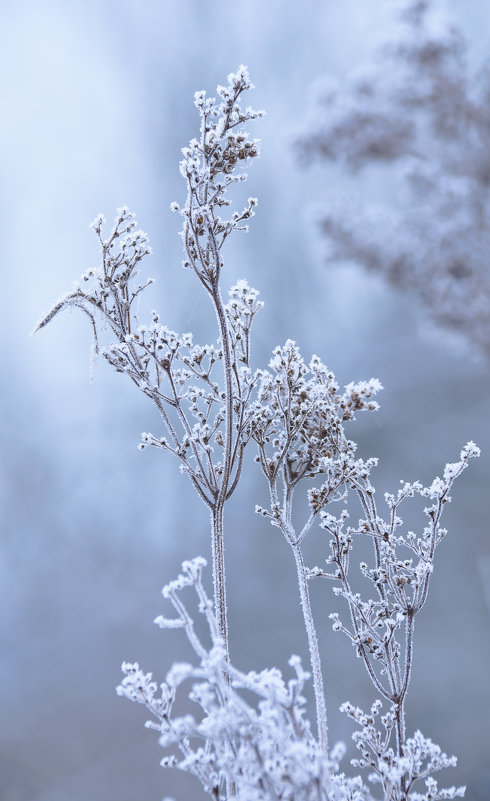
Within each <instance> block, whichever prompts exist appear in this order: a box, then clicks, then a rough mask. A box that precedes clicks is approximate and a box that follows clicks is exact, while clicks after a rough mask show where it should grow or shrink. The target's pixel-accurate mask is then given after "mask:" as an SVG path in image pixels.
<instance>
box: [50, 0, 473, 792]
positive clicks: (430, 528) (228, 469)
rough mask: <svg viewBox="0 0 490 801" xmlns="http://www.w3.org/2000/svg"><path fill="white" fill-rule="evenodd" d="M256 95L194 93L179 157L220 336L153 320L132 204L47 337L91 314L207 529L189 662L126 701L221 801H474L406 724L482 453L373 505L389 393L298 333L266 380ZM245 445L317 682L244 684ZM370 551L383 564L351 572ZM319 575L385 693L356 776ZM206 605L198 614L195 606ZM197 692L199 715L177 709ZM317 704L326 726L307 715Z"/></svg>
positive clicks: (184, 576) (184, 596) (188, 581)
mask: <svg viewBox="0 0 490 801" xmlns="http://www.w3.org/2000/svg"><path fill="white" fill-rule="evenodd" d="M419 5H421V4H419ZM414 13H415V12H414ZM252 88H253V85H252V83H251V81H250V79H249V76H248V72H247V70H246V68H244V67H239V68H238V70H237V71H236V72H235V73H231V74H230V75H229V76H228V82H227V84H226V85H225V86H218V88H217V98H214V97H208V96H207V95H206V94H205V92H203V91H200V92H197V93H196V94H195V100H194V102H195V106H196V108H197V110H198V112H199V116H200V132H199V136H198V137H197V138H194V139H191V141H190V142H189V145H188V146H187V147H185V148H183V151H182V153H183V159H182V161H181V164H180V172H181V175H182V177H183V179H184V181H185V183H186V192H187V194H186V199H185V202H184V203H183V204H178V203H173V204H172V209H173V211H174V212H176V213H177V214H178V215H179V216H180V217H181V220H182V231H181V236H182V240H183V246H184V262H183V265H184V267H185V268H187V269H189V270H191V271H192V272H193V273H194V274H195V276H196V278H197V279H198V281H199V283H200V285H201V287H202V291H203V292H204V293H205V294H206V295H207V297H208V299H209V302H210V303H211V305H212V307H213V308H214V311H215V313H216V325H217V340H216V342H215V343H213V344H196V343H195V342H194V337H193V335H192V334H191V333H184V334H178V333H176V332H174V331H171V330H169V329H168V328H167V327H166V326H165V325H163V324H162V323H161V322H160V319H159V316H158V314H157V313H156V312H153V313H152V319H151V321H150V322H149V323H148V324H146V325H142V324H140V321H139V319H138V314H137V303H136V301H137V299H138V297H139V296H140V294H141V293H142V292H144V291H145V290H146V288H147V287H148V285H149V283H150V281H149V280H146V281H145V280H140V279H139V277H138V274H139V269H140V263H141V262H142V261H143V259H144V258H145V257H146V256H147V255H148V254H149V253H150V247H149V244H148V239H147V237H146V235H145V234H144V233H143V232H142V231H140V230H139V229H138V228H137V223H136V221H135V218H134V215H133V214H132V213H130V212H129V211H128V209H127V208H122V209H120V210H119V211H118V214H117V217H116V220H115V223H114V225H113V227H112V229H111V230H110V232H109V233H108V234H104V219H103V217H102V216H99V217H97V218H96V220H95V222H94V223H93V228H94V231H95V233H96V236H97V238H98V241H99V245H100V250H101V264H100V267H99V268H97V269H92V270H89V271H88V272H86V273H85V274H84V275H83V276H82V278H81V280H80V282H79V283H78V284H77V285H76V286H75V287H74V288H73V289H72V290H71V291H70V292H69V293H68V294H67V295H66V296H65V297H64V298H62V299H61V300H60V301H59V302H58V303H57V304H56V305H55V306H54V307H53V308H52V310H51V311H50V312H49V313H48V315H47V316H46V317H44V319H43V320H42V321H41V322H40V324H39V326H38V328H43V327H44V326H45V325H47V323H48V322H50V321H51V320H52V319H53V318H54V317H55V316H56V315H57V314H58V313H59V312H60V311H62V310H64V309H66V308H71V307H76V308H78V309H81V310H82V311H83V312H84V314H85V315H87V317H88V318H89V321H90V324H91V327H92V330H93V333H94V338H95V347H96V349H97V351H100V353H101V354H102V356H103V358H104V359H105V360H106V361H107V362H108V363H109V365H111V367H113V368H114V369H115V370H116V371H117V372H118V373H122V374H125V375H127V376H128V377H129V378H130V380H131V381H132V382H133V383H134V384H135V386H136V387H137V388H138V389H139V390H140V391H141V392H142V393H143V394H144V395H145V396H146V397H147V398H148V399H149V400H150V401H151V403H152V404H154V406H155V407H156V409H157V410H158V413H159V416H160V421H161V430H159V431H157V432H156V433H149V432H145V433H143V434H142V437H141V443H140V448H141V449H142V450H144V449H146V448H149V447H153V448H157V449H159V450H162V451H164V452H167V453H170V454H172V455H173V456H174V457H175V458H176V459H177V461H178V462H179V466H180V469H181V471H182V472H183V473H184V474H185V475H186V476H187V477H188V479H189V481H190V482H191V484H192V486H193V487H194V489H195V491H196V493H197V495H198V496H199V497H200V499H201V500H202V502H203V504H204V505H205V506H206V507H207V510H208V513H209V517H210V540H211V549H210V550H211V555H212V574H213V597H212V598H210V597H209V596H208V594H207V591H206V589H205V583H206V579H207V574H206V570H205V568H206V561H205V559H203V558H202V557H198V558H195V559H191V560H189V561H186V562H184V563H183V565H182V573H181V574H180V575H179V576H178V577H177V578H176V579H174V580H172V581H170V582H169V583H168V584H167V585H166V586H165V587H164V589H163V596H164V599H165V603H166V606H167V608H168V610H169V611H165V612H164V615H162V616H159V617H158V618H157V619H156V621H155V622H156V623H157V625H158V626H159V627H160V628H163V629H167V628H172V629H175V628H181V629H183V633H184V634H185V636H186V637H187V639H188V641H189V643H190V646H191V648H192V651H193V653H194V661H193V662H192V663H174V664H173V665H171V666H169V670H168V672H167V674H166V676H165V678H164V680H163V681H161V682H160V683H159V682H158V681H155V680H154V679H153V676H152V674H151V673H145V672H144V671H142V670H141V669H140V667H139V665H138V664H137V663H126V662H125V663H124V664H123V673H124V678H123V679H122V681H121V684H120V685H119V687H118V693H119V694H120V695H123V696H126V697H127V698H129V699H130V700H132V701H136V702H138V703H141V704H143V705H144V706H145V707H146V708H147V709H148V711H149V712H150V714H151V716H152V717H151V720H150V721H149V722H148V724H147V726H148V727H149V728H151V729H153V730H155V731H156V732H157V734H158V736H159V742H160V745H161V746H162V748H163V749H164V751H165V756H164V757H163V759H162V765H163V766H165V767H169V768H172V767H174V768H178V769H180V770H182V771H186V772H188V773H190V774H192V775H193V776H195V777H196V779H197V780H198V781H199V782H200V783H201V785H202V787H203V789H204V791H205V792H206V793H207V794H208V795H210V796H211V798H213V799H215V801H218V800H219V799H230V798H237V799H240V800H241V801H266V800H267V801H279V800H281V801H283V800H284V801H286V800H290V801H293V800H294V801H303V800H304V801H313V799H315V800H316V801H320V800H322V801H374V800H375V799H376V800H377V801H443V799H448V800H449V799H453V798H456V797H462V796H463V794H464V788H463V787H454V786H451V787H444V788H439V786H438V783H437V781H436V779H435V778H434V776H433V774H435V773H438V772H439V771H440V770H442V769H444V768H448V767H451V766H453V765H454V764H455V757H452V756H447V755H446V754H445V753H443V752H442V750H441V749H440V748H439V746H437V745H436V744H435V743H434V742H432V740H431V739H429V738H428V737H426V736H424V735H423V734H422V733H421V732H420V731H419V730H416V731H414V732H408V731H407V725H406V703H407V691H408V687H409V683H410V677H411V671H412V665H413V660H414V653H413V651H414V627H415V620H416V616H417V615H418V613H419V612H420V611H421V609H422V608H423V606H424V604H425V603H426V601H427V597H428V592H429V585H430V579H431V574H432V571H433V568H434V559H435V552H436V549H437V547H438V546H439V545H440V543H441V541H442V540H443V538H444V536H445V534H446V530H445V529H444V528H443V527H442V525H441V518H442V513H443V509H444V507H445V505H446V504H447V503H449V502H450V500H451V491H452V485H453V482H454V481H455V480H456V479H457V478H458V477H459V476H460V474H461V473H462V472H463V470H465V468H466V467H467V465H468V463H469V460H470V459H471V458H472V457H475V456H478V455H479V449H478V448H477V447H476V445H475V444H474V443H473V442H469V443H468V444H467V445H465V446H464V447H463V449H462V450H461V452H460V456H459V459H458V460H457V461H456V462H454V463H452V464H447V465H446V466H445V468H444V469H443V471H442V474H441V476H440V477H436V478H435V479H434V480H433V481H432V483H430V484H429V485H428V486H423V485H422V484H421V483H420V482H418V481H414V482H411V483H407V482H402V483H401V486H400V488H399V489H398V490H397V491H394V492H393V491H391V492H387V493H385V494H384V497H383V495H382V498H381V502H378V500H377V496H376V491H375V484H374V478H373V474H374V471H375V468H376V465H377V460H376V459H375V458H363V457H360V456H359V455H358V454H357V446H356V443H355V441H354V440H352V439H350V438H349V437H350V429H351V427H352V425H353V424H354V423H355V420H356V416H357V415H358V414H359V413H360V412H362V411H369V412H376V410H377V409H378V404H377V402H376V400H375V399H374V398H375V396H376V395H377V394H378V392H379V391H380V390H381V389H382V387H381V384H380V382H379V381H377V380H376V379H370V380H361V381H358V382H356V383H354V382H353V383H350V384H348V385H347V386H346V387H344V388H343V389H341V388H340V387H339V384H338V383H337V382H336V380H335V376H334V374H333V372H331V371H330V370H329V369H328V368H327V367H326V366H325V364H324V363H323V362H322V361H321V359H320V358H319V357H318V356H316V355H313V356H312V357H311V359H310V360H309V361H308V362H307V361H305V360H304V358H303V356H302V355H301V352H300V350H299V348H298V346H297V345H296V344H295V343H294V342H293V341H291V340H287V341H286V342H285V344H284V345H282V346H279V347H277V348H276V349H275V350H274V352H273V355H272V358H271V360H270V363H269V365H268V367H267V368H266V369H256V368H255V366H254V364H253V359H252V347H251V343H252V326H253V321H254V318H255V315H256V314H257V312H258V311H259V310H260V309H261V307H262V305H263V304H262V303H261V302H260V301H259V300H258V292H257V291H256V290H254V289H252V288H251V287H250V286H249V285H248V283H247V281H246V280H241V281H239V282H238V283H236V284H235V285H234V286H233V287H232V288H231V289H230V290H229V292H228V299H227V300H226V302H225V301H224V300H223V297H222V273H223V270H225V255H224V251H225V242H226V240H227V239H228V237H229V236H230V235H231V234H233V235H235V232H238V231H244V230H247V228H248V222H249V220H250V219H251V218H252V217H253V216H254V214H255V208H256V205H257V200H256V199H255V198H249V200H248V202H247V204H246V205H245V207H244V208H243V209H241V210H236V211H233V210H232V208H230V207H231V206H232V201H231V199H230V192H229V190H230V189H232V187H233V185H234V184H236V183H238V182H243V181H244V180H245V179H246V175H245V172H244V171H243V168H244V167H245V166H246V165H248V164H249V163H250V162H251V161H253V160H254V159H255V158H256V157H257V156H258V155H259V143H258V141H257V140H256V139H253V138H251V137H250V136H249V134H248V133H247V132H246V130H245V128H244V126H245V124H247V123H249V122H252V121H254V120H256V119H258V118H260V117H261V116H262V114H263V112H258V111H254V110H253V109H252V108H251V107H250V106H245V107H243V105H242V96H243V95H244V94H245V93H247V92H248V91H249V90H251V89H252ZM348 432H349V433H348ZM246 448H249V449H253V450H254V452H255V461H256V463H257V469H258V470H260V471H261V472H262V474H263V477H264V480H265V485H266V487H267V490H268V494H269V498H270V502H269V503H268V505H267V506H266V507H263V506H257V507H256V511H257V513H258V514H259V515H262V516H264V517H265V518H267V519H268V520H269V521H270V523H271V524H272V525H273V526H275V527H277V528H279V529H280V530H281V532H282V534H283V535H284V539H285V540H286V542H287V543H288V545H289V547H290V549H291V552H292V556H293V558H294V563H295V567H296V574H297V579H298V595H299V600H300V603H301V608H302V612H303V616H304V623H305V637H306V640H307V642H308V648H309V655H310V665H309V666H308V669H307V670H305V668H304V667H303V666H302V664H301V660H300V659H299V657H297V656H292V657H291V659H290V671H289V672H290V673H291V676H290V677H288V678H286V679H283V677H282V674H281V671H280V670H279V669H277V668H276V667H272V668H269V669H266V670H262V671H260V672H248V673H245V672H242V671H240V670H239V669H238V668H237V667H235V666H234V664H233V661H232V658H231V655H230V648H229V627H230V624H231V625H233V621H229V620H228V616H227V593H232V592H233V586H231V587H228V586H227V584H226V574H225V558H224V541H225V538H226V537H227V536H232V534H231V532H230V533H228V532H227V530H226V525H225V507H226V504H227V502H228V500H229V499H230V498H231V496H232V495H233V493H234V491H235V489H236V487H237V486H238V483H239V481H240V477H241V473H242V468H243V466H244V452H245V449H246ZM417 502H420V503H419V504H418V505H417ZM409 505H415V506H417V509H416V510H415V511H416V514H418V515H419V518H418V522H417V527H414V528H413V530H412V528H410V527H409V526H407V525H405V524H404V522H403V520H402V518H401V517H400V513H401V507H402V506H403V507H404V508H405V507H407V506H409ZM419 507H420V508H419ZM335 509H337V513H336V514H334V513H333V511H334V510H335ZM338 510H340V511H338ZM409 515H410V520H412V519H413V518H414V519H417V518H416V516H415V517H414V515H413V513H412V512H409ZM349 521H352V522H351V523H349ZM314 531H316V532H317V533H318V534H319V536H320V537H322V538H323V542H324V543H325V563H324V564H323V565H322V566H317V565H312V566H309V565H307V564H306V562H305V558H304V554H303V547H302V546H303V543H304V541H305V539H306V538H307V537H310V536H312V534H313V532H314ZM325 535H326V538H325ZM364 543H369V546H370V552H371V556H370V558H369V561H366V560H362V561H360V564H359V563H358V564H356V558H357V559H358V556H357V551H358V549H359V547H362V548H363V546H364ZM363 553H364V550H363ZM351 567H353V568H354V569H353V570H351ZM357 568H358V570H357ZM352 574H354V575H352ZM324 580H326V582H325V581H324ZM319 581H320V582H322V583H323V584H324V585H325V589H326V600H325V603H326V605H328V603H329V595H330V592H329V588H330V586H331V587H332V589H333V592H334V593H335V594H336V595H337V596H340V598H341V599H342V600H343V602H344V614H338V613H336V612H332V613H331V615H330V617H331V619H332V626H333V629H334V630H335V631H340V632H342V633H343V634H345V635H346V636H347V637H348V638H349V640H350V641H351V643H352V645H353V647H354V654H355V656H356V657H357V658H359V661H360V663H361V664H362V665H364V668H365V669H366V671H367V674H368V676H369V678H370V680H371V682H372V685H373V691H374V693H375V699H376V700H375V701H374V703H373V704H372V706H371V708H370V709H368V710H367V711H363V710H362V709H360V708H359V707H357V706H356V705H355V703H351V702H349V701H346V702H345V704H343V707H342V709H343V711H344V712H345V714H346V715H347V716H348V717H349V718H350V719H351V720H352V721H353V723H354V729H355V730H354V733H353V740H354V743H355V747H356V748H357V750H358V752H359V753H358V754H357V757H356V758H353V759H351V763H352V765H353V767H354V768H355V770H354V771H353V772H351V770H350V768H349V767H348V763H347V766H346V765H345V764H343V765H341V761H342V760H343V758H344V754H345V751H346V747H345V746H344V745H342V744H341V743H336V742H335V739H334V736H333V737H332V733H331V732H330V731H329V726H328V664H327V665H326V666H325V665H322V661H321V658H320V650H319V645H318V636H317V629H316V625H315V616H314V611H313V608H312V603H311V600H310V591H309V587H310V584H311V582H319ZM193 594H194V595H195V597H194V595H193ZM330 598H331V595H330ZM196 600H197V609H198V613H197V617H198V618H199V620H196V619H195V616H194V614H193V611H192V610H193V608H194V606H195V601H196ZM203 623H205V626H204V627H203V625H202V624H203ZM291 645H292V648H294V644H291ZM330 658H331V659H334V658H335V654H331V655H330ZM325 674H326V675H325ZM435 691H437V688H435ZM182 694H184V695H186V696H188V698H189V699H190V701H191V702H192V708H193V710H194V714H181V713H180V712H179V711H176V712H174V705H176V706H177V707H179V705H180V696H181V695H182ZM310 694H311V696H312V697H313V698H314V705H315V710H316V714H315V718H314V720H312V721H310V720H309V719H308V715H307V713H306V698H307V697H308V696H310ZM196 710H197V711H196ZM346 761H347V757H346Z"/></svg>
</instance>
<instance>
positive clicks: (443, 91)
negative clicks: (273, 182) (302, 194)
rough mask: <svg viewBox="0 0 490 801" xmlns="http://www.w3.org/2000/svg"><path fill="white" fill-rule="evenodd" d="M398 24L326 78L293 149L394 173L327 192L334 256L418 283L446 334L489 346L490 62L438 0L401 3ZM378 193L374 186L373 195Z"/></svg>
mask: <svg viewBox="0 0 490 801" xmlns="http://www.w3.org/2000/svg"><path fill="white" fill-rule="evenodd" d="M396 8H397V15H396V24H395V25H393V26H392V30H391V31H390V33H388V34H385V35H384V37H383V39H382V40H381V41H378V43H377V45H376V46H375V47H374V49H373V51H372V53H371V56H370V58H369V59H368V60H367V62H366V63H364V64H359V65H357V66H356V68H355V69H354V70H353V71H352V72H351V74H350V75H349V76H348V77H347V79H346V80H345V81H344V82H342V83H340V82H339V81H337V80H335V79H332V78H327V77H326V78H323V79H321V80H319V81H318V83H317V85H316V91H315V99H314V101H313V103H312V106H311V109H310V112H309V115H308V118H307V120H306V122H305V125H304V128H303V130H302V131H301V132H300V133H299V134H298V135H297V137H296V139H295V151H296V154H297V156H298V157H299V160H300V161H301V162H302V163H303V164H309V163H312V162H318V161H320V162H324V163H329V164H335V165H337V166H338V167H339V169H340V170H341V171H342V172H343V173H345V174H347V173H351V174H352V173H355V175H356V197H357V198H358V197H359V185H360V175H359V174H360V173H362V174H363V175H364V176H366V177H367V176H368V174H369V172H370V171H371V173H372V172H373V170H377V171H378V172H377V173H376V174H377V175H378V176H380V175H381V174H382V173H383V172H384V173H389V176H388V180H386V174H385V177H384V179H380V180H378V181H377V185H378V186H379V185H380V184H382V185H383V187H384V191H383V193H382V194H383V199H382V200H380V199H379V197H378V198H376V202H374V201H372V202H369V200H366V201H365V202H362V201H359V200H354V199H353V198H352V197H350V196H349V195H347V196H346V197H344V198H343V199H341V198H338V197H334V196H333V193H332V192H329V191H328V190H327V192H326V196H325V197H324V198H323V204H322V205H321V206H319V207H318V208H317V209H316V211H315V218H316V221H317V223H318V227H319V229H320V233H321V236H322V239H323V242H324V243H325V246H326V251H327V254H328V256H329V257H331V258H334V259H338V260H341V261H349V262H354V263H357V264H360V265H362V266H363V267H365V268H367V269H368V270H372V271H374V272H376V273H377V274H379V275H381V276H383V277H384V278H385V279H386V280H387V281H389V282H390V283H391V284H392V285H394V286H395V287H399V288H400V289H402V290H406V291H408V292H410V293H411V294H412V295H413V296H415V297H416V298H417V299H418V301H419V305H420V306H421V307H422V308H424V309H425V312H426V317H427V318H428V319H430V321H431V322H432V323H433V324H434V326H435V328H436V329H437V328H439V329H440V330H442V331H443V332H444V334H445V336H446V338H447V335H448V334H452V335H454V336H453V340H454V341H455V342H456V341H457V340H459V341H460V342H461V343H465V344H466V346H467V347H469V350H471V351H472V352H473V353H476V354H478V355H483V356H484V357H485V358H488V357H489V356H490V282H489V277H488V276H489V274H488V266H487V265H488V252H489V247H490V217H489V211H488V209H489V202H488V201H489V188H490V162H489V147H488V140H489V130H490V113H489V108H488V97H489V93H490V69H489V65H488V63H485V64H483V65H481V66H480V67H479V68H478V69H474V68H473V67H472V66H471V61H470V50H469V46H468V43H467V42H466V40H465V38H464V37H463V34H462V33H461V30H460V29H459V28H458V27H455V26H453V25H451V24H449V23H448V22H447V21H446V20H445V19H444V18H443V17H442V15H441V12H439V13H438V10H437V8H436V5H435V3H433V2H432V0H403V2H400V3H397V4H396ZM367 194H369V192H368V193H367Z"/></svg>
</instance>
